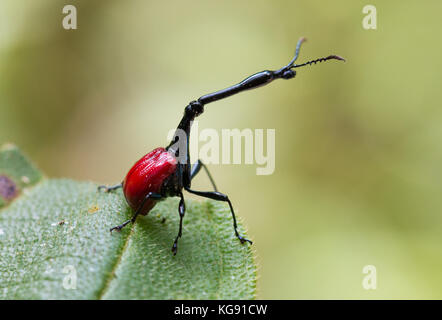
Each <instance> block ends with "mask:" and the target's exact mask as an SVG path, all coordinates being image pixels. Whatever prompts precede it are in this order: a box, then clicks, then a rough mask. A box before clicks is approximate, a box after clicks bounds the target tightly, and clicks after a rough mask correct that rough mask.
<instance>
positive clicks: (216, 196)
mask: <svg viewBox="0 0 442 320" xmlns="http://www.w3.org/2000/svg"><path fill="white" fill-rule="evenodd" d="M184 188H185V189H186V191H188V192H190V193H193V194H196V195H197V196H200V197H204V198H209V199H213V200H217V201H225V202H227V203H228V204H229V207H230V212H231V213H232V218H233V228H234V230H235V235H236V237H237V238H238V239H239V241H241V243H244V242H246V241H247V242H249V243H250V244H252V243H253V242H252V241H250V240H249V239H246V238H244V237H243V236H241V235H240V234H239V232H238V225H237V224H236V217H235V211H234V210H233V206H232V203H231V202H230V199H229V197H228V196H227V195H225V194H223V193H221V192H217V191H195V190H191V189H190V188H187V187H184Z"/></svg>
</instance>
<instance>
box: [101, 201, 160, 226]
mask: <svg viewBox="0 0 442 320" xmlns="http://www.w3.org/2000/svg"><path fill="white" fill-rule="evenodd" d="M161 198H162V195H161V194H158V193H154V192H149V193H148V194H147V195H146V197H144V199H143V201H142V202H141V204H140V206H139V207H138V209H137V211H135V214H134V215H133V217H132V218H131V219H129V220H127V221H125V222H123V223H122V224H120V225H118V226H116V227H113V228H111V229H110V232H111V233H112V231H114V230H117V231H120V230H121V229H123V228H124V227H125V226H126V225H128V224H129V222H132V223H134V222H135V220H136V219H137V217H138V215H139V214H140V213H141V210H142V209H143V207H144V204H145V203H146V201H147V200H148V199H161Z"/></svg>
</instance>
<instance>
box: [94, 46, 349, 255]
mask: <svg viewBox="0 0 442 320" xmlns="http://www.w3.org/2000/svg"><path fill="white" fill-rule="evenodd" d="M304 41H305V38H301V39H299V41H298V43H297V45H296V49H295V55H294V57H293V59H292V60H291V61H290V62H289V64H287V65H286V66H284V67H282V68H280V69H278V70H274V71H270V70H265V71H261V72H258V73H255V74H253V75H251V76H249V77H247V78H246V79H244V80H243V81H241V82H240V83H238V84H235V85H233V86H231V87H228V88H226V89H222V90H219V91H216V92H214V93H210V94H207V95H204V96H202V97H200V98H199V99H198V100H194V101H192V102H190V103H189V104H188V105H187V106H186V108H185V110H184V115H183V117H182V119H181V121H180V123H179V124H178V127H177V129H176V132H175V135H174V137H173V139H172V141H171V142H170V144H169V145H168V146H167V147H165V148H157V149H155V150H153V151H151V152H149V153H148V154H146V155H145V156H143V157H142V158H141V159H140V160H138V161H137V162H136V163H135V164H134V166H133V167H132V168H131V169H130V170H129V172H128V173H127V175H126V177H125V179H124V181H123V182H122V183H120V184H117V185H114V186H109V187H107V186H99V187H98V189H99V190H104V191H106V192H110V191H113V190H116V189H118V188H123V193H124V196H125V198H126V201H127V203H128V204H129V206H130V207H131V208H132V209H133V210H134V214H133V216H132V218H131V219H129V220H127V221H125V222H123V223H122V224H120V225H118V226H115V227H113V228H111V229H110V231H111V232H112V231H113V230H117V231H120V230H121V229H122V228H124V227H125V226H126V225H127V224H129V223H131V222H132V223H135V220H136V218H137V217H138V215H140V214H141V215H147V214H148V213H149V211H150V210H151V209H152V208H153V207H154V206H155V204H156V203H157V202H158V201H161V200H163V199H165V198H167V197H174V196H175V197H179V198H180V201H179V205H178V213H179V216H180V222H179V229H178V234H177V236H176V238H175V241H174V242H173V245H172V252H173V254H174V255H176V253H177V250H178V240H179V239H180V238H181V236H182V231H183V218H184V215H185V212H186V206H185V203H184V196H183V189H184V190H185V191H187V192H189V193H192V194H195V195H197V196H201V197H205V198H209V199H213V200H217V201H224V202H227V203H228V205H229V207H230V211H231V214H232V219H233V229H234V232H235V235H236V237H237V238H238V239H239V241H240V242H241V243H242V244H244V243H245V242H249V243H250V244H252V241H250V240H249V239H246V238H244V237H243V236H242V235H240V234H239V232H238V227H237V223H236V217H235V212H234V210H233V206H232V202H231V201H230V199H229V197H228V196H227V195H225V194H223V193H221V192H219V191H218V189H217V188H216V185H215V182H214V180H213V178H212V175H211V174H210V172H209V170H208V169H207V167H206V165H205V164H204V163H203V162H202V161H201V160H197V161H196V162H195V164H194V165H193V166H192V165H191V162H190V156H189V147H188V146H189V135H190V130H191V126H192V122H193V120H194V119H195V118H196V117H198V116H200V115H201V114H202V113H203V112H204V106H205V105H206V104H208V103H211V102H215V101H218V100H221V99H224V98H227V97H230V96H232V95H234V94H237V93H240V92H242V91H246V90H251V89H255V88H258V87H261V86H264V85H266V84H269V83H270V82H272V81H273V80H276V79H292V78H294V77H295V76H296V71H295V70H293V69H295V68H299V67H303V66H306V65H311V64H316V63H317V62H322V61H326V60H332V59H335V60H343V61H345V60H344V58H341V57H340V56H336V55H330V56H327V57H324V58H319V59H316V60H311V61H308V62H305V63H302V64H295V61H296V59H297V58H298V55H299V50H300V48H301V44H302V43H303V42H304ZM202 168H203V169H204V170H205V172H206V174H207V175H208V177H209V179H210V181H211V184H212V186H213V191H197V190H193V189H192V188H191V183H192V180H193V178H195V176H196V175H197V174H198V173H199V172H200V170H201V169H202Z"/></svg>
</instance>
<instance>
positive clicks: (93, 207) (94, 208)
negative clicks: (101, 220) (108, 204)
mask: <svg viewBox="0 0 442 320" xmlns="http://www.w3.org/2000/svg"><path fill="white" fill-rule="evenodd" d="M98 210H100V208H99V207H98V206H97V205H93V206H92V207H90V208H89V209H88V212H89V213H91V214H92V213H95V212H97V211H98Z"/></svg>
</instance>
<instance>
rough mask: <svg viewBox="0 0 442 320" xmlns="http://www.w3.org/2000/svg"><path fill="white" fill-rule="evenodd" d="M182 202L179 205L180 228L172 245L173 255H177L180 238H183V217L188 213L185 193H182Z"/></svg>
mask: <svg viewBox="0 0 442 320" xmlns="http://www.w3.org/2000/svg"><path fill="white" fill-rule="evenodd" d="M180 197H181V200H180V204H179V206H178V212H179V214H180V229H179V230H178V235H177V236H176V238H175V241H174V243H173V246H172V252H173V255H176V253H177V251H178V239H179V238H181V235H182V232H183V218H184V214H185V213H186V205H185V203H184V196H183V193H182V192H181V193H180Z"/></svg>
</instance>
